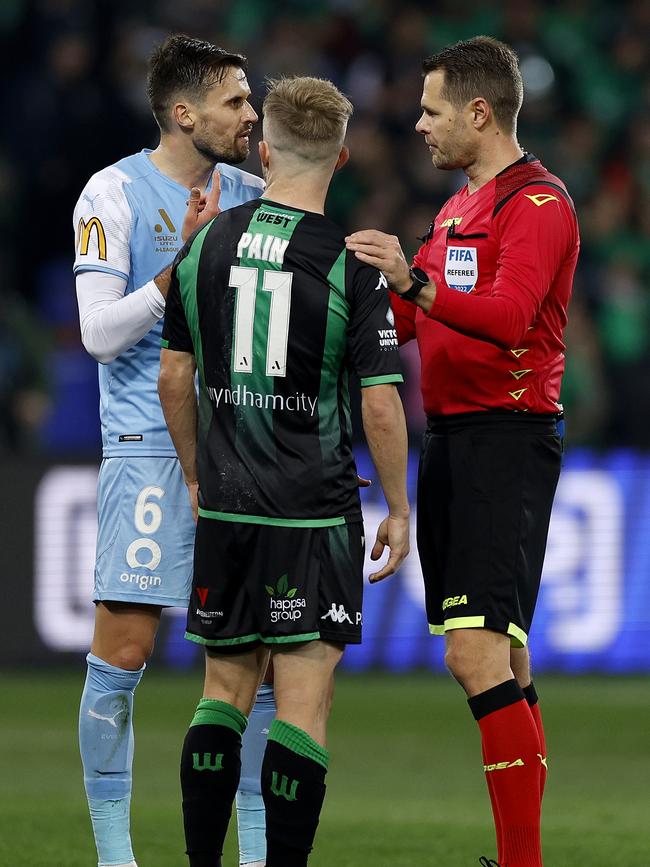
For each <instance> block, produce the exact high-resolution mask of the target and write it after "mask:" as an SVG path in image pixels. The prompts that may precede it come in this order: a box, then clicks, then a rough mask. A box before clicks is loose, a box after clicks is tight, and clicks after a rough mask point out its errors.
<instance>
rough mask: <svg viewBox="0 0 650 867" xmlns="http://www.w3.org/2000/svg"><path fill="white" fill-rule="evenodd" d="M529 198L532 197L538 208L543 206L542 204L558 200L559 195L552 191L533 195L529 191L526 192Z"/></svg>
mask: <svg viewBox="0 0 650 867" xmlns="http://www.w3.org/2000/svg"><path fill="white" fill-rule="evenodd" d="M524 195H525V196H526V198H527V199H530V200H531V202H532V203H533V204H534V205H537V207H538V208H541V207H542V205H547V204H548V203H549V202H557V201H558V197H557V196H552V195H551V194H550V193H536V194H535V195H533V196H529V195H528V194H527V193H524Z"/></svg>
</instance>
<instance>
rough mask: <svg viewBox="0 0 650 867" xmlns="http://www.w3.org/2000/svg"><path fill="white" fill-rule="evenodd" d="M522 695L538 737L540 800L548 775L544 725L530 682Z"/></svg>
mask: <svg viewBox="0 0 650 867" xmlns="http://www.w3.org/2000/svg"><path fill="white" fill-rule="evenodd" d="M524 695H525V696H526V701H527V702H528V707H529V708H530V712H531V713H532V715H533V719H534V720H535V725H536V726H537V735H538V737H539V761H540V763H541V766H542V767H541V769H540V778H539V780H540V786H539V798H540V800H541V799H542V798H543V797H544V787H545V786H546V774H547V773H548V768H547V764H546V737H545V736H544V724H543V722H542V713H541V711H540V709H539V697H538V695H537V690H536V689H535V687H534V686H533V683H532V681H531V682H530V683H529V684H528V686H525V687H524Z"/></svg>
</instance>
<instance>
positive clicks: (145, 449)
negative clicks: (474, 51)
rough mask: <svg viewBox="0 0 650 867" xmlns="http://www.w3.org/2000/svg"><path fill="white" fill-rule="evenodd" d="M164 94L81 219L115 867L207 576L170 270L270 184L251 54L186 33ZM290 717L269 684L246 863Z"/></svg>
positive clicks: (85, 726)
mask: <svg viewBox="0 0 650 867" xmlns="http://www.w3.org/2000/svg"><path fill="white" fill-rule="evenodd" d="M148 93H149V100H150V103H151V107H152V111H153V114H154V117H155V118H156V121H157V123H158V125H159V127H160V132H161V137H160V144H159V145H158V147H157V148H156V149H155V150H154V151H148V150H144V151H141V152H140V153H138V154H134V155H133V156H129V157H126V158H125V159H123V160H120V161H119V162H117V163H115V164H114V165H112V166H109V167H108V168H106V169H103V170H102V171H100V172H98V173H97V174H95V175H93V177H92V178H91V179H90V180H89V182H88V184H87V185H86V187H85V189H84V190H83V192H82V194H81V197H80V198H79V201H78V203H77V206H76V209H75V214H74V225H75V231H76V258H75V266H74V272H75V277H76V288H77V298H78V302H79V314H80V321H81V335H82V340H83V343H84V346H85V347H86V349H87V350H88V352H89V353H90V354H91V355H92V356H93V357H94V358H96V359H97V361H99V362H100V367H99V384H100V416H101V427H102V441H103V458H104V459H103V462H102V467H101V470H100V475H99V487H98V513H99V532H98V539H97V560H96V567H95V593H94V597H93V598H94V601H95V603H96V616H95V632H94V636H93V642H92V647H91V652H90V653H89V654H88V657H87V661H88V673H87V678H86V684H85V688H84V691H83V695H82V699H81V708H80V715H79V743H80V749H81V758H82V763H83V768H84V783H85V787H86V794H87V796H88V804H89V808H90V815H91V819H92V824H93V831H94V835H95V842H96V845H97V853H98V858H99V865H100V867H108V865H121V867H136V865H135V860H134V856H133V851H132V847H131V839H130V832H129V814H130V800H131V765H132V759H133V744H134V739H133V726H132V715H133V694H134V691H135V688H136V686H137V685H138V683H139V681H140V679H141V677H142V674H143V672H144V669H145V664H146V661H147V659H148V658H149V656H150V655H151V652H152V649H153V644H154V639H155V636H156V632H157V629H158V624H159V622H160V615H161V611H162V609H163V608H164V607H168V606H182V607H187V604H188V599H189V592H190V587H191V580H192V557H193V546H194V529H195V527H194V521H193V516H192V511H191V507H190V502H189V497H188V488H190V489H191V488H192V487H193V486H195V485H196V480H195V479H184V478H183V473H182V471H181V468H180V466H179V464H178V461H177V459H176V452H175V450H174V446H173V445H172V442H171V439H170V438H169V434H168V432H167V426H166V424H165V421H164V419H163V415H162V411H161V408H160V403H159V400H158V394H157V380H158V369H159V358H160V336H161V333H162V321H161V317H162V316H163V314H164V310H165V298H166V295H167V290H168V287H169V279H170V267H169V266H170V264H171V262H172V260H173V258H174V256H175V254H176V253H177V251H178V250H179V249H180V248H181V246H182V244H183V241H184V240H186V239H187V237H189V235H190V234H191V233H192V232H193V231H194V230H196V229H197V228H198V227H199V226H200V225H202V223H203V222H205V221H206V220H207V219H209V218H211V217H213V216H214V215H215V214H216V213H218V211H219V210H225V209H227V208H231V207H234V206H236V205H239V204H242V203H243V202H246V201H249V200H250V199H252V198H255V197H257V196H259V195H260V193H261V191H262V189H263V183H262V181H261V180H260V179H259V178H257V177H255V176H254V175H250V174H248V173H246V172H243V171H241V170H240V169H237V168H234V167H233V166H234V164H236V163H239V162H242V161H243V160H244V159H245V158H246V157H247V156H248V154H249V135H250V132H251V130H252V127H253V124H254V123H255V122H256V121H257V115H256V114H255V112H254V110H253V109H252V107H251V105H250V104H249V102H248V97H249V96H250V89H249V87H248V83H247V81H246V60H245V58H244V57H242V56H241V55H237V54H230V53H228V52H226V51H224V50H222V49H220V48H217V47H216V46H214V45H212V44H210V43H208V42H203V41H200V40H196V39H190V38H189V37H186V36H172V37H170V38H168V39H167V40H166V41H165V43H164V44H163V45H162V46H160V47H158V48H157V49H156V51H155V52H154V54H153V55H152V58H151V63H150V71H149V81H148ZM217 164H218V165H217ZM215 166H216V169H215ZM201 191H203V194H202V192H201ZM188 198H189V207H188ZM186 209H187V210H186ZM274 710H275V707H274V702H273V692H272V687H270V686H267V685H262V686H261V687H260V690H259V693H258V700H257V704H256V707H255V710H254V712H253V715H252V719H251V725H250V726H249V733H248V740H247V741H245V742H244V752H243V756H242V783H241V784H240V791H239V793H238V800H237V807H238V819H239V838H240V863H241V864H249V865H263V863H264V858H265V839H264V806H263V802H262V799H261V795H260V783H259V777H260V766H261V761H262V754H263V752H264V748H265V740H266V733H267V731H268V726H269V725H270V722H271V720H272V718H273V714H274Z"/></svg>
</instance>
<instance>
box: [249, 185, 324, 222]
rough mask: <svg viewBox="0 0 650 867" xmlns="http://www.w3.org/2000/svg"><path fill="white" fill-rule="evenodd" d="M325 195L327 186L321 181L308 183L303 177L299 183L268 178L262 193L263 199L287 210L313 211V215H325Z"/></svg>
mask: <svg viewBox="0 0 650 867" xmlns="http://www.w3.org/2000/svg"><path fill="white" fill-rule="evenodd" d="M326 195H327V185H324V184H323V181H322V180H314V181H313V182H310V181H309V180H308V179H307V178H304V177H303V178H301V179H300V181H299V182H296V179H295V178H286V179H285V178H274V177H272V176H271V177H268V184H267V187H266V189H265V191H264V198H265V199H270V200H271V201H273V202H277V203H278V204H279V205H287V206H288V207H289V208H297V209H298V210H299V211H313V212H314V213H315V214H324V213H325V197H326Z"/></svg>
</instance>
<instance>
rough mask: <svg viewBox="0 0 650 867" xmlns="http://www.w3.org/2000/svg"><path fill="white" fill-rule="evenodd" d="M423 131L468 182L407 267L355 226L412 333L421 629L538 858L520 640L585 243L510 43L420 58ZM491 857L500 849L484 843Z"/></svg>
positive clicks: (527, 687) (527, 857) (461, 47)
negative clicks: (527, 127)
mask: <svg viewBox="0 0 650 867" xmlns="http://www.w3.org/2000/svg"><path fill="white" fill-rule="evenodd" d="M423 73H424V87H423V92H422V100H421V107H422V116H421V117H420V120H419V121H418V123H417V125H416V127H415V128H416V130H417V132H419V133H420V134H421V135H423V136H424V141H425V143H426V145H427V147H428V148H429V151H430V153H431V161H432V163H433V165H434V166H435V168H437V169H447V170H454V169H462V170H463V171H464V172H465V174H466V175H467V183H466V184H465V186H463V188H462V189H461V190H459V191H458V192H457V193H456V194H455V195H454V196H452V197H451V198H450V199H449V200H448V201H447V202H446V203H445V204H444V205H443V207H442V209H441V210H440V213H439V214H438V215H437V217H436V218H435V220H434V222H433V223H432V224H431V226H430V228H429V231H428V233H427V235H426V237H425V239H424V243H423V245H422V247H421V248H420V250H419V251H418V253H417V255H416V256H415V259H414V261H413V266H412V267H411V268H409V266H408V264H407V262H406V260H405V258H404V255H403V253H402V250H401V247H400V244H399V240H398V239H397V238H396V237H394V236H389V235H385V234H383V233H381V232H377V231H373V230H367V231H362V232H356V233H355V234H353V235H351V236H350V237H349V238H348V239H347V243H348V248H349V249H350V250H354V251H355V252H356V255H357V257H358V258H359V259H360V260H361V261H362V262H366V263H368V264H371V265H375V266H376V267H378V268H380V269H381V270H382V271H383V273H384V275H385V277H386V279H387V281H388V285H389V288H390V289H391V291H392V293H393V294H392V306H393V311H394V314H395V319H396V327H397V331H398V337H399V341H400V343H405V342H406V341H408V340H411V339H413V338H415V339H416V340H417V342H418V347H419V351H420V356H421V361H422V395H423V399H424V408H425V411H426V413H427V416H428V429H427V431H426V433H425V435H424V442H423V446H422V455H421V460H420V469H419V481H418V521H417V526H418V548H419V554H420V560H421V563H422V572H423V575H424V582H425V588H426V607H427V616H428V620H429V624H430V631H431V632H432V633H433V634H435V635H443V634H444V636H445V639H446V663H447V666H448V667H449V670H450V671H451V673H452V674H453V676H454V677H455V678H456V679H457V680H458V682H459V683H460V684H461V686H462V687H463V689H464V690H465V692H466V693H467V696H468V699H469V706H470V709H471V711H472V713H473V715H474V717H475V719H476V721H477V722H478V725H479V727H480V730H481V736H482V746H483V766H484V771H485V774H486V778H487V784H488V789H489V793H490V798H491V802H492V810H493V814H494V820H495V827H496V837H497V846H498V853H499V854H498V859H499V863H500V864H501V865H507V867H538V865H541V864H542V855H541V842H540V814H541V799H542V794H543V790H544V782H545V777H546V746H545V739H544V730H543V726H542V719H541V715H540V711H539V705H538V701H537V695H536V692H535V688H534V686H533V684H532V681H531V669H530V657H529V654H528V650H527V647H526V644H527V640H528V634H529V630H530V626H531V621H532V618H533V612H534V609H535V602H536V599H537V593H538V590H539V584H540V578H541V573H542V564H543V560H544V551H545V547H546V538H547V534H548V525H549V518H550V514H551V506H552V503H553V497H554V494H555V488H556V485H557V481H558V476H559V473H560V462H561V453H562V439H561V425H562V415H561V413H562V408H561V406H560V404H559V403H558V400H559V396H560V383H561V380H562V373H563V370H564V348H565V347H564V343H563V340H562V333H563V329H564V327H565V325H566V322H567V306H568V303H569V298H570V295H571V286H572V280H573V274H574V271H575V266H576V260H577V257H578V249H579V235H578V226H577V221H576V215H575V211H574V208H573V204H572V201H571V199H570V198H569V195H568V193H567V191H566V188H565V186H564V184H563V183H562V181H561V180H559V179H558V178H557V177H555V176H554V175H552V174H550V173H549V172H548V171H547V170H546V169H545V168H544V167H543V166H542V165H541V163H540V162H539V160H538V159H537V158H536V157H535V156H533V155H532V154H529V153H525V152H524V151H523V150H522V149H521V147H520V146H519V144H518V142H517V136H516V119H517V114H518V112H519V109H520V106H521V102H522V97H523V87H522V79H521V74H520V71H519V68H518V62H517V57H516V55H515V53H514V52H513V51H512V49H510V48H509V47H508V46H507V45H504V44H503V43H501V42H498V41H497V40H495V39H492V38H489V37H485V36H478V37H475V38H473V39H470V40H469V41H466V42H459V43H457V44H455V45H452V46H449V47H447V48H445V49H443V50H442V51H441V52H440V53H438V54H436V55H434V56H433V57H430V58H428V59H427V60H425V61H424V63H423ZM481 863H483V864H495V862H494V861H488V859H486V858H483V859H482V860H481Z"/></svg>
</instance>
